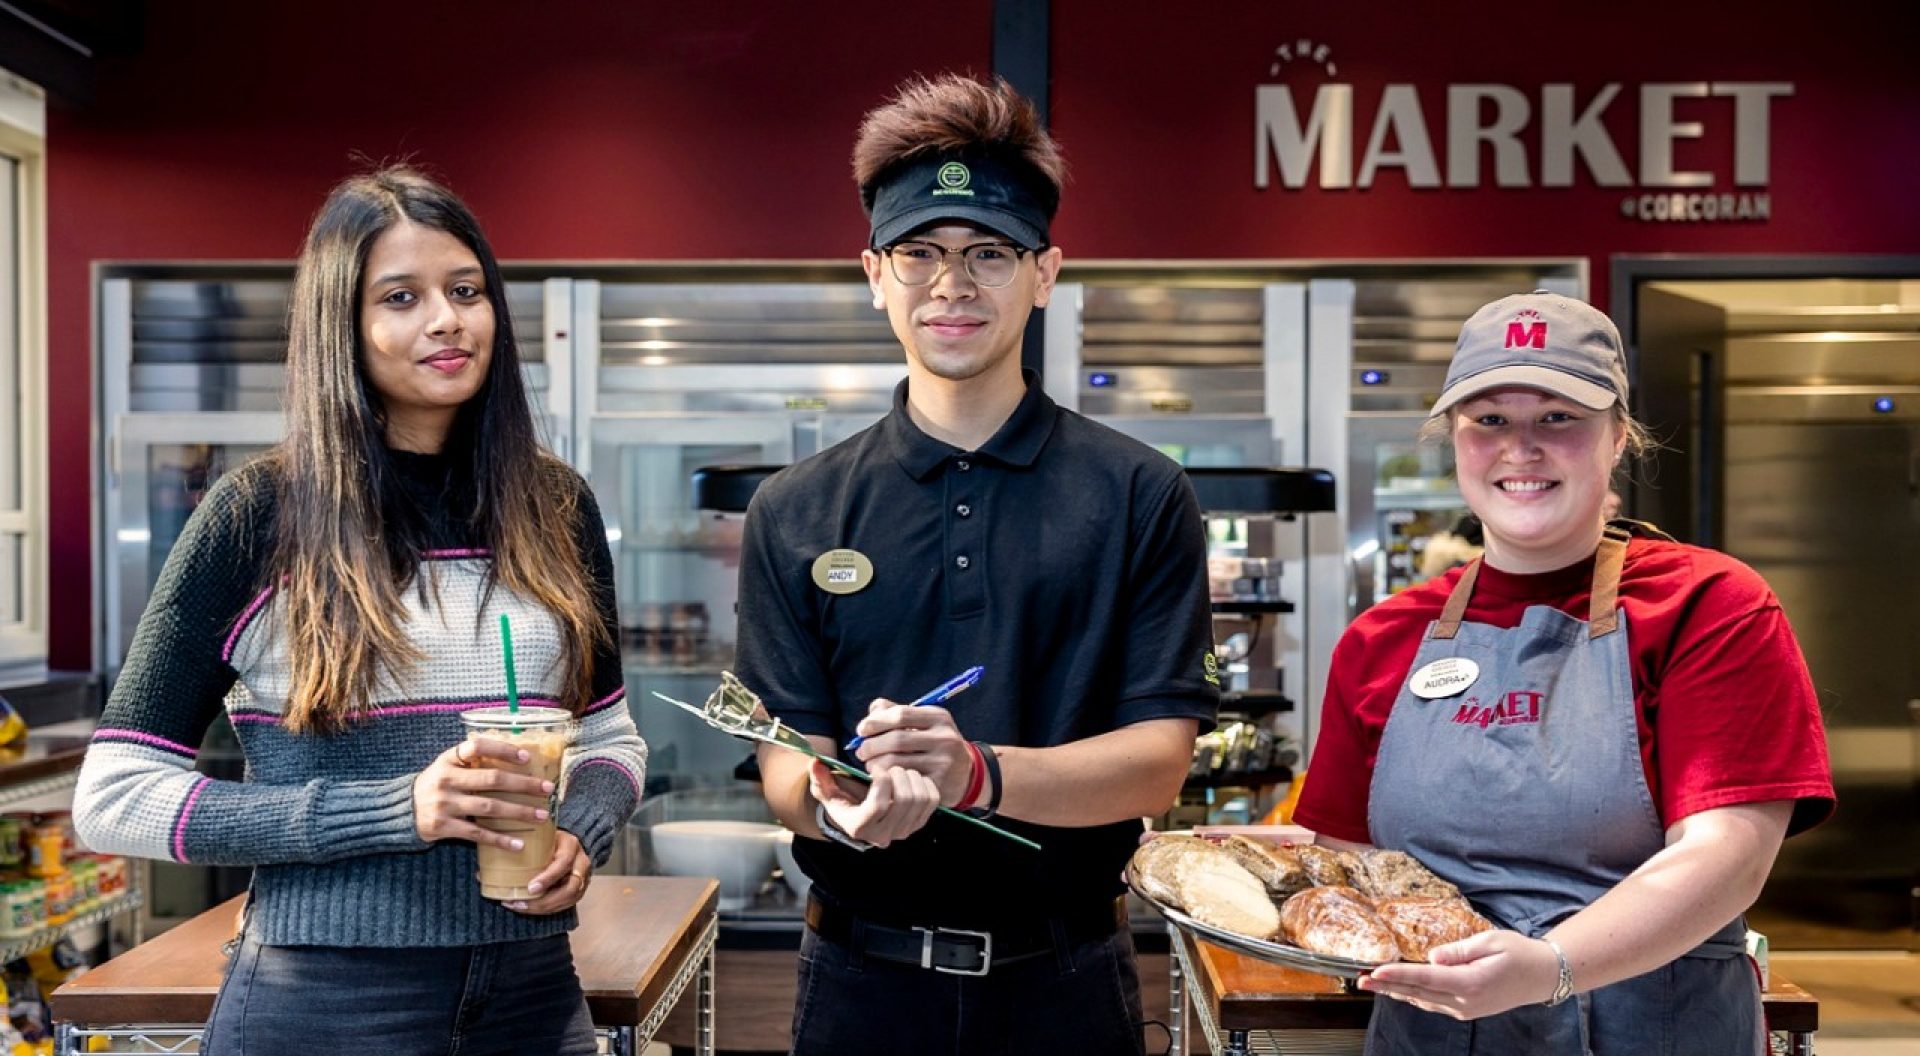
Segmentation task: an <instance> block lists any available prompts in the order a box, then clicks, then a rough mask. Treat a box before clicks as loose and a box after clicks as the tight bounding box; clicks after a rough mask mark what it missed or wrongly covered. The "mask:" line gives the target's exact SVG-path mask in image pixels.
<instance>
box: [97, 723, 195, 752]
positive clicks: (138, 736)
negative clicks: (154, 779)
mask: <svg viewBox="0 0 1920 1056" xmlns="http://www.w3.org/2000/svg"><path fill="white" fill-rule="evenodd" d="M93 739H94V740H96V741H133V742H136V743H138V744H145V745H151V746H152V747H155V748H165V749H166V750H167V751H169V752H179V753H180V754H182V755H185V756H188V757H192V756H196V755H199V754H200V752H199V750H198V749H195V748H189V747H187V746H186V745H184V744H181V743H180V742H178V741H169V740H167V739H166V738H165V737H156V736H154V735H153V734H151V733H141V732H140V731H139V730H120V729H115V728H113V727H110V726H109V727H106V728H103V729H98V730H95V731H93Z"/></svg>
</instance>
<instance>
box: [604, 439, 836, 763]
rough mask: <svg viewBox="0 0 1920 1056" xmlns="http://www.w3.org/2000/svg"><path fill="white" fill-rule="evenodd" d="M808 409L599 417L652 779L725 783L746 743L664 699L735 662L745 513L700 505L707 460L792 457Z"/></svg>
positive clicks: (693, 697)
mask: <svg viewBox="0 0 1920 1056" xmlns="http://www.w3.org/2000/svg"><path fill="white" fill-rule="evenodd" d="M809 417H810V416H803V415H790V414H782V413H772V414H756V415H748V414H736V415H684V414H660V415H617V416H615V415H609V416H602V417H600V418H596V419H594V421H593V422H592V423H591V426H590V428H591V432H592V439H593V451H592V471H591V473H590V475H589V479H590V480H591V482H592V484H593V490H594V493H595V495H596V496H597V498H598V499H599V502H600V511H601V515H602V516H603V517H604V518H605V519H606V526H607V542H608V545H609V546H610V547H611V549H612V550H613V555H614V570H615V577H616V582H615V590H616V592H617V594H618V597H619V604H620V633H621V654H622V660H623V663H624V666H625V669H626V676H627V699H628V706H629V707H630V708H631V709H632V712H633V717H634V721H635V722H636V723H637V724H638V725H639V727H640V733H641V736H643V737H645V738H646V740H647V744H648V747H649V750H650V753H651V755H650V759H649V763H648V776H649V783H652V779H655V778H659V779H664V780H665V781H666V782H667V783H670V784H671V785H673V786H674V787H690V786H695V785H702V784H724V783H726V782H727V781H729V780H730V778H731V774H732V772H733V768H734V766H735V764H737V763H739V762H740V761H741V760H742V759H744V758H746V757H747V755H748V754H749V752H748V750H747V749H744V748H742V747H741V746H740V745H739V744H738V743H737V742H735V741H733V740H732V739H731V738H728V737H724V736H722V735H720V734H717V733H715V732H713V731H712V730H709V729H707V728H706V727H705V725H704V724H703V723H701V722H700V720H698V719H696V718H694V717H692V716H690V715H686V714H684V713H682V712H681V711H679V710H678V709H676V708H673V707H670V706H668V705H665V704H661V703H658V702H657V701H655V699H654V698H653V696H652V692H653V691H654V690H658V691H660V692H662V693H665V694H667V695H668V696H671V697H675V698H677V699H680V700H689V701H695V702H698V701H702V700H705V699H706V698H707V694H708V693H710V692H712V691H713V689H714V687H715V686H717V685H719V683H720V672H721V671H723V670H726V669H727V668H728V667H729V666H730V665H731V664H732V662H733V643H734V634H735V627H736V626H737V623H736V620H735V615H734V601H735V598H736V596H737V592H738V578H739V570H740V530H741V527H742V524H743V520H742V518H741V517H740V516H739V515H738V514H716V513H714V512H712V511H701V510H696V509H694V508H693V495H692V477H693V471H694V470H696V469H699V468H701V467H703V466H718V465H740V464H750V465H779V464H785V463H787V462H790V461H791V460H792V457H793V451H794V436H795V432H796V428H797V426H798V425H799V424H801V423H802V422H803V421H805V420H806V419H807V418H809Z"/></svg>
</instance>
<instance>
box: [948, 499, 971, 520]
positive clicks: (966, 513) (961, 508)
mask: <svg viewBox="0 0 1920 1056" xmlns="http://www.w3.org/2000/svg"><path fill="white" fill-rule="evenodd" d="M953 512H955V513H957V514H959V515H960V516H962V517H971V516H973V507H971V506H969V505H967V504H966V503H964V502H963V503H961V504H960V505H958V506H955V507H954V508H953Z"/></svg>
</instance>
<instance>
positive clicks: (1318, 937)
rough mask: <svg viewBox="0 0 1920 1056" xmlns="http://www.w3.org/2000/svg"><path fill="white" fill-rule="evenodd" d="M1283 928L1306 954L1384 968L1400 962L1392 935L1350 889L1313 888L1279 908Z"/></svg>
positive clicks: (1360, 897)
mask: <svg viewBox="0 0 1920 1056" xmlns="http://www.w3.org/2000/svg"><path fill="white" fill-rule="evenodd" d="M1280 928H1281V931H1282V933H1283V934H1285V935H1286V938H1287V941H1288V942H1291V943H1293V944H1294V945H1295V946H1298V947H1300V948H1301V949H1303V950H1308V951H1311V952H1313V953H1322V954H1326V955H1327V956H1329V957H1344V958H1346V959H1347V960H1350V961H1364V962H1366V963H1368V964H1382V963H1385V962H1387V961H1397V960H1399V959H1400V948H1399V946H1398V944H1396V943H1395V942H1394V938H1393V932H1392V930H1391V929H1389V928H1388V927H1387V925H1386V923H1385V922H1384V921H1382V920H1381V919H1380V918H1379V917H1378V916H1376V915H1375V914H1374V912H1373V911H1372V910H1371V909H1369V908H1368V907H1367V903H1366V896H1364V895H1362V894H1361V893H1360V892H1359V891H1356V890H1354V889H1353V888H1351V887H1339V886H1335V887H1314V888H1309V889H1308V890H1305V891H1302V892H1300V893H1299V894H1297V895H1294V896H1293V897H1292V898H1289V899H1287V901H1286V903H1285V904H1284V905H1282V906H1281V907H1280Z"/></svg>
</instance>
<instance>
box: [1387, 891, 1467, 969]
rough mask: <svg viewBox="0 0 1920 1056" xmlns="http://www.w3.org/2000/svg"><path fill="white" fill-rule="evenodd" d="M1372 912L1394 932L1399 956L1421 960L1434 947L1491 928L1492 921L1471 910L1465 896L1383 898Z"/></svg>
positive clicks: (1410, 959) (1425, 957)
mask: <svg viewBox="0 0 1920 1056" xmlns="http://www.w3.org/2000/svg"><path fill="white" fill-rule="evenodd" d="M1373 911H1374V912H1375V913H1378V914H1379V915H1380V919H1381V920H1382V921H1385V922H1386V925H1387V927H1388V929H1390V930H1391V931H1392V932H1393V938H1394V942H1395V944H1396V945H1398V946H1399V947H1400V955H1401V956H1402V957H1405V958H1406V959H1407V960H1409V961H1424V960H1426V959H1427V958H1428V955H1429V954H1431V953H1432V952H1433V948H1434V947H1435V946H1445V945H1446V944H1447V943H1449V942H1458V941H1460V940H1461V939H1464V938H1466V937H1467V936H1469V935H1478V934H1479V933H1481V932H1483V931H1491V930H1493V922H1492V921H1490V920H1488V919H1487V918H1485V917H1483V916H1481V915H1480V914H1479V913H1476V912H1474V908H1473V907H1472V906H1471V905H1469V904H1468V903H1467V900H1466V899H1464V898H1458V897H1455V898H1383V899H1381V900H1380V901H1378V902H1375V903H1374V904H1373Z"/></svg>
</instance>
